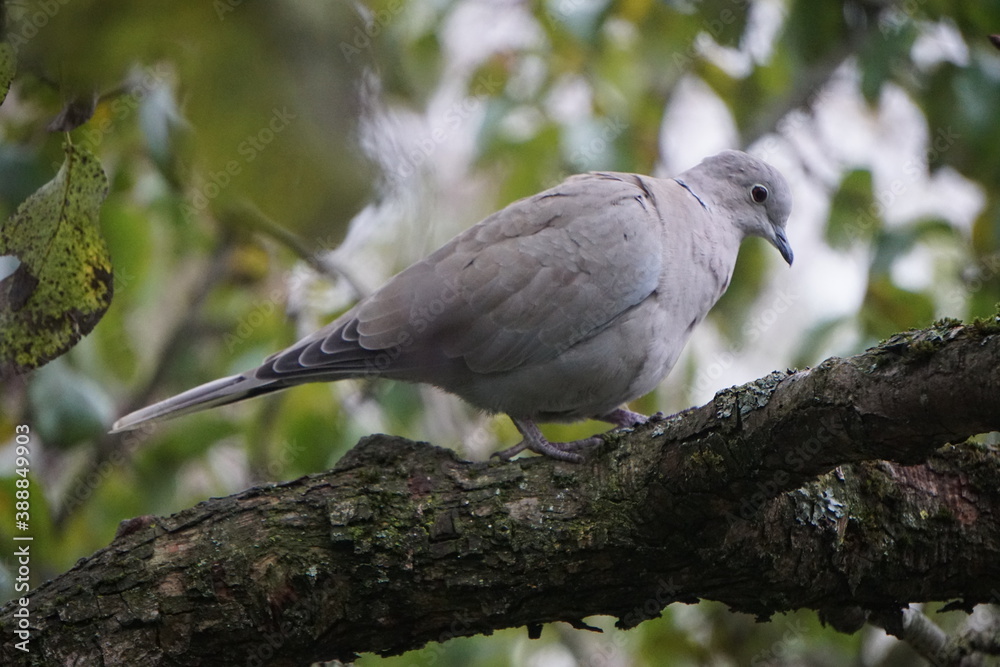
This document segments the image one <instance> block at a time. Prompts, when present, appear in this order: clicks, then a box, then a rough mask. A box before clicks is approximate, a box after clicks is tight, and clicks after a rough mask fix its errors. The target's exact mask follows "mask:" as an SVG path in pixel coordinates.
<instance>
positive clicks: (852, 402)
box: [0, 324, 1000, 665]
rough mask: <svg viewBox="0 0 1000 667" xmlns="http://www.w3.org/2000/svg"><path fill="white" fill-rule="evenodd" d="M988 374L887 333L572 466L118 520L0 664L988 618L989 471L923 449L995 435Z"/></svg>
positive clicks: (983, 356)
mask: <svg viewBox="0 0 1000 667" xmlns="http://www.w3.org/2000/svg"><path fill="white" fill-rule="evenodd" d="M998 360H1000V332H998V331H997V327H996V326H995V325H993V324H989V325H981V326H968V327H965V326H957V325H942V326H938V327H935V328H932V329H928V330H925V331H921V332H914V333H910V334H905V335H901V336H897V337H894V338H893V339H891V340H890V341H887V342H886V343H884V344H883V345H881V346H879V347H878V348H875V349H873V350H869V351H868V352H866V353H864V354H862V355H859V356H856V357H852V358H849V359H830V360H828V361H826V362H824V363H823V364H822V365H821V366H819V367H817V368H815V369H812V370H808V371H800V372H796V373H791V374H785V373H772V374H771V375H769V376H767V377H765V378H762V379H761V380H758V381H757V382H754V383H751V384H749V385H746V386H744V387H740V388H735V389H730V390H726V391H723V392H720V393H719V394H718V395H717V396H716V397H715V399H714V400H713V401H712V402H711V403H709V404H708V405H706V406H703V407H701V408H697V409H693V410H689V411H687V412H684V413H681V414H679V415H676V416H674V417H671V418H669V419H666V420H662V421H659V422H654V423H651V424H649V425H647V426H644V427H642V428H639V429H636V431H635V432H634V433H619V434H616V435H613V436H610V437H609V438H608V443H607V444H606V445H605V446H604V447H602V448H601V450H600V451H598V452H594V453H593V455H592V456H591V457H590V458H589V459H588V461H587V462H586V463H585V464H582V465H574V464H567V463H560V462H553V461H551V460H543V459H540V458H532V459H526V460H520V461H514V462H512V463H497V462H492V463H468V462H464V461H460V460H458V459H457V458H456V457H455V455H454V454H453V453H452V452H450V451H447V450H442V449H438V448H435V447H432V446H430V445H426V444H420V443H413V442H410V441H406V440H403V439H400V438H391V437H386V436H373V437H371V438H367V439H365V440H363V441H362V442H360V443H359V444H358V446H357V447H355V449H354V450H352V451H351V452H350V453H349V454H348V455H347V456H346V457H345V458H344V459H343V460H342V461H341V463H340V464H339V465H338V466H337V468H336V469H334V470H333V471H330V472H327V473H324V474H321V475H315V476H310V477H305V478H302V479H299V480H296V481H293V482H288V483H285V484H281V485H276V486H269V487H263V488H256V489H250V490H248V491H245V492H243V493H240V494H237V495H235V496H231V497H228V498H221V499H213V500H211V501H208V502H204V503H201V504H199V505H198V506H196V507H193V508H191V509H189V510H185V511H183V512H180V513H178V514H176V515H174V516H171V517H167V518H162V519H154V518H152V517H148V518H144V519H141V520H133V521H131V522H126V523H124V524H123V527H122V530H121V531H120V534H119V536H118V537H117V538H116V539H115V540H114V542H113V543H112V544H111V545H110V546H108V547H107V548H105V549H103V550H101V551H99V552H97V553H96V554H94V555H93V556H91V557H90V558H87V559H84V560H81V561H80V562H79V563H78V564H77V565H76V566H75V567H74V568H73V569H72V570H70V571H69V572H67V573H66V574H65V575H62V576H61V577H59V578H57V579H55V580H53V581H50V582H48V583H46V584H44V585H42V586H40V587H39V588H38V589H37V590H35V591H34V592H33V593H32V595H31V599H30V605H29V608H30V610H31V641H30V648H31V652H30V653H28V654H24V653H21V652H19V651H17V650H14V649H13V648H12V642H5V644H4V645H3V647H2V648H0V659H2V661H3V663H4V664H12V665H13V664H18V665H21V664H95V665H97V664H121V663H122V662H127V663H129V664H139V662H141V664H150V665H160V664H162V665H192V664H214V665H236V664H248V663H249V664H281V665H284V664H304V663H308V662H309V661H312V660H320V659H332V658H341V659H350V658H351V657H352V656H353V655H354V654H355V653H356V652H368V651H374V652H377V653H383V654H392V653H399V652H403V651H406V650H409V649H412V648H416V647H419V646H421V645H423V644H424V643H426V642H427V641H432V640H438V641H440V640H444V639H448V638H450V637H453V636H459V635H471V634H477V633H487V634H488V633H489V632H491V631H492V630H495V629H498V628H503V627H510V626H519V625H528V626H529V627H531V626H536V625H537V624H540V623H544V622H549V621H555V620H568V621H578V620H579V619H581V618H583V617H585V616H588V615H592V614H611V615H614V616H617V617H618V618H619V625H620V626H622V627H631V626H634V625H636V624H638V623H639V622H641V621H642V620H644V619H646V618H649V617H652V616H656V615H658V614H659V612H660V610H661V609H662V608H663V607H664V606H665V605H667V604H669V603H670V602H673V601H678V600H680V601H693V600H696V599H698V598H708V599H714V600H721V601H723V602H725V603H727V604H729V605H730V606H731V607H732V608H734V609H736V610H741V611H748V612H751V613H756V614H758V615H761V616H767V615H770V614H772V613H775V612H780V611H785V610H789V609H796V608H804V607H805V608H825V609H831V610H837V609H849V608H856V607H860V608H863V609H872V610H882V611H884V612H885V613H889V611H891V610H893V609H898V608H899V607H900V606H901V605H903V604H905V603H906V602H914V601H923V600H945V599H954V598H960V599H962V600H963V604H966V605H971V604H974V603H978V602H985V601H989V600H990V599H991V597H995V596H996V591H998V590H1000V520H998V519H1000V457H998V456H997V452H996V451H994V450H993V449H991V448H989V447H987V446H985V445H977V444H972V443H965V444H961V445H955V446H945V445H947V443H962V442H963V441H965V440H966V439H967V438H968V437H969V436H972V435H975V434H979V433H984V432H988V431H993V430H1000V364H998V363H997V362H998ZM880 459H886V460H890V461H895V463H889V462H886V461H880ZM904 464H905V465H904ZM914 464H919V465H914ZM838 466H840V467H838ZM16 608H17V606H16V605H14V604H10V605H8V606H7V607H6V608H5V609H4V610H3V612H2V616H0V625H2V627H3V632H4V635H5V636H7V637H11V636H12V632H13V629H15V628H16V627H17V622H16V621H17V619H15V618H14V617H13V616H12V614H13V612H14V610H15V609H16ZM123 656H124V657H123ZM137 656H139V658H141V660H138V661H137Z"/></svg>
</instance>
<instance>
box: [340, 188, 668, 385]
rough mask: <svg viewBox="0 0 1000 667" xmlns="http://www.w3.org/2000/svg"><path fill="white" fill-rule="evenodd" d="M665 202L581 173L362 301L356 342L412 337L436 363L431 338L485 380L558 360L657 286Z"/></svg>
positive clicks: (369, 344)
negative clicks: (428, 349)
mask: <svg viewBox="0 0 1000 667" xmlns="http://www.w3.org/2000/svg"><path fill="white" fill-rule="evenodd" d="M656 204H657V203H656V201H655V198H654V197H653V195H652V193H651V191H650V189H648V188H647V187H646V184H645V182H644V181H643V180H642V179H641V177H637V176H633V175H631V174H587V175H582V176H577V177H573V178H570V179H568V180H567V181H565V182H564V183H562V184H561V185H559V186H557V187H555V188H553V189H551V190H548V191H546V192H543V193H541V194H538V195H535V196H533V197H529V198H527V199H522V200H520V201H518V202H515V203H513V204H511V205H510V206H508V207H507V208H505V209H503V210H501V211H499V212H498V213H495V214H494V215H492V216H490V217H489V218H487V219H485V220H484V221H482V222H481V223H479V224H478V225H476V226H475V227H473V228H471V229H469V230H467V231H466V232H464V233H463V234H461V235H459V236H458V237H456V238H455V239H454V240H453V241H452V242H450V243H448V244H447V245H445V246H444V247H443V248H441V249H440V250H439V251H437V252H435V253H434V254H433V255H431V256H430V257H428V258H427V259H426V260H424V261H423V262H420V263H418V264H416V265H414V266H413V267H411V268H410V269H408V270H407V271H404V272H403V273H401V274H400V275H399V276H397V277H396V278H394V279H393V280H392V281H391V282H390V283H388V284H387V285H386V286H385V287H384V288H382V289H381V290H379V292H378V293H377V294H375V295H373V296H372V297H371V298H370V299H369V300H368V301H366V302H365V303H364V304H361V306H360V307H359V308H358V310H357V313H356V321H357V324H356V332H357V336H358V343H359V344H360V345H361V346H362V347H364V348H369V349H385V348H391V347H393V346H403V347H405V346H406V345H407V342H408V341H410V340H411V339H412V341H414V342H413V343H412V344H411V347H412V348H413V349H414V352H415V353H416V354H415V355H414V356H424V357H426V356H427V354H428V353H427V352H426V351H425V350H423V348H424V347H425V345H423V344H422V343H424V341H427V345H428V346H430V345H433V346H435V347H436V348H439V349H440V350H441V351H442V352H443V353H444V355H446V357H449V358H461V359H463V360H464V361H465V363H466V364H467V365H468V367H469V368H470V369H471V370H473V371H475V372H480V373H491V372H501V371H507V370H511V369H514V368H517V367H519V366H521V365H523V364H528V363H537V362H540V361H543V360H546V359H551V358H553V357H555V356H557V355H558V354H559V353H560V352H562V351H564V350H566V349H568V348H570V347H572V346H573V345H575V344H576V343H578V342H580V341H581V340H585V339H586V338H588V337H590V336H592V335H594V334H595V333H597V332H598V331H600V330H602V329H603V328H605V327H607V326H609V324H611V323H612V322H613V321H614V319H615V318H616V317H618V316H619V315H621V314H622V313H624V312H625V311H627V310H628V309H630V308H632V307H633V306H635V305H637V304H638V303H640V302H642V301H643V300H644V299H645V298H646V297H648V296H649V295H650V294H651V293H652V292H653V291H654V290H655V289H656V286H657V283H658V279H659V275H660V270H661V262H662V259H661V258H662V252H661V244H662V221H661V220H660V218H659V214H658V211H657V208H656ZM402 356H405V355H401V357H402Z"/></svg>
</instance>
